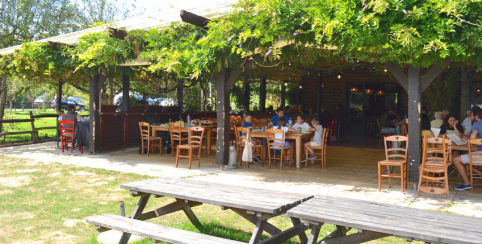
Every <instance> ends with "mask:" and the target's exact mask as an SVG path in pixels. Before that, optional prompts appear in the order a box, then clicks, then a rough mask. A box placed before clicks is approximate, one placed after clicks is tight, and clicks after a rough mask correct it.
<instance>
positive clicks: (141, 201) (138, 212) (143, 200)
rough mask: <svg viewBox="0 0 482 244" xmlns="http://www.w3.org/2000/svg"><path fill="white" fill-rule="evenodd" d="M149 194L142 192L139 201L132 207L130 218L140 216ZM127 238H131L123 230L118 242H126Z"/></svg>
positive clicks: (120, 243)
mask: <svg viewBox="0 0 482 244" xmlns="http://www.w3.org/2000/svg"><path fill="white" fill-rule="evenodd" d="M150 196H151V194H142V196H141V199H139V202H138V203H137V206H136V208H135V209H134V213H133V214H132V216H131V218H132V219H139V217H141V214H142V211H144V208H145V207H146V204H147V201H148V200H149V197H150ZM129 238H131V234H130V233H125V232H124V233H123V234H122V237H121V239H120V240H119V244H127V242H129Z"/></svg>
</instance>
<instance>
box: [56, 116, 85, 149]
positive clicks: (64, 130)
mask: <svg viewBox="0 0 482 244" xmlns="http://www.w3.org/2000/svg"><path fill="white" fill-rule="evenodd" d="M66 125H71V126H72V127H70V126H66ZM74 126H75V123H74V121H72V120H60V121H59V129H60V140H61V141H62V152H64V145H65V147H67V150H69V139H70V145H71V146H72V149H71V150H70V152H71V153H72V152H73V151H74ZM79 149H80V148H79Z"/></svg>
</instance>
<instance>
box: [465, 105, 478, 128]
mask: <svg viewBox="0 0 482 244" xmlns="http://www.w3.org/2000/svg"><path fill="white" fill-rule="evenodd" d="M474 108H475V107H474ZM471 113H472V110H467V118H465V119H464V121H463V122H462V127H464V130H467V126H470V127H472V120H471V119H470V114H471Z"/></svg>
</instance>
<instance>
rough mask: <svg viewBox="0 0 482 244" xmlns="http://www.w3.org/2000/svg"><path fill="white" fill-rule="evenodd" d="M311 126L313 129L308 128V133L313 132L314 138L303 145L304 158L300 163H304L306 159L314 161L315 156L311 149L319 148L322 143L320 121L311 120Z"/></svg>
mask: <svg viewBox="0 0 482 244" xmlns="http://www.w3.org/2000/svg"><path fill="white" fill-rule="evenodd" d="M311 125H313V128H310V131H314V132H315V136H314V137H313V141H310V142H307V143H305V154H306V157H305V158H304V159H303V160H301V162H302V163H304V162H306V160H308V159H315V158H316V154H315V151H313V148H312V147H319V146H321V145H322V143H323V126H321V125H320V121H319V120H318V119H317V118H314V119H312V120H311Z"/></svg>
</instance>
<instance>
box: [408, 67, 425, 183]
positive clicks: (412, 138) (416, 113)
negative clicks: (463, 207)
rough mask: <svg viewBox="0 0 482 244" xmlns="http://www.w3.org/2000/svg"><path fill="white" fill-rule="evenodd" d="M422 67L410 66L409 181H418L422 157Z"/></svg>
mask: <svg viewBox="0 0 482 244" xmlns="http://www.w3.org/2000/svg"><path fill="white" fill-rule="evenodd" d="M420 75H421V72H420V68H415V67H413V66H410V67H408V122H409V124H410V126H409V127H408V138H409V142H408V174H409V177H408V181H409V182H418V180H419V177H418V176H419V166H420V161H421V158H422V136H421V135H422V133H421V132H422V123H421V115H422V113H421V110H422V87H421V82H420V80H421V79H420Z"/></svg>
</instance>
